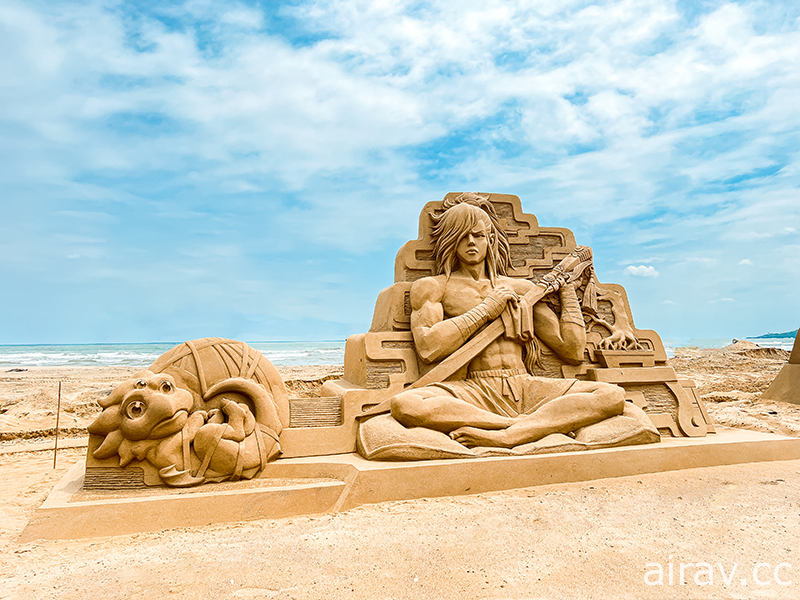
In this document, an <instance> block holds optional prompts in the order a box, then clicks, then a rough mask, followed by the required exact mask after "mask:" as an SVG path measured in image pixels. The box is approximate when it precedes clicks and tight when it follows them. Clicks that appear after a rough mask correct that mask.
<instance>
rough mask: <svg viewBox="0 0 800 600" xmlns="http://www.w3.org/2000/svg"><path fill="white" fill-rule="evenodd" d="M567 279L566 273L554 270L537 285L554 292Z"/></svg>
mask: <svg viewBox="0 0 800 600" xmlns="http://www.w3.org/2000/svg"><path fill="white" fill-rule="evenodd" d="M567 279H569V274H568V273H564V272H563V271H559V270H557V269H554V270H552V271H550V272H549V273H548V274H547V275H545V276H544V277H542V278H541V279H540V280H539V285H543V286H545V287H548V288H550V289H551V290H552V291H554V292H556V291H558V290H559V289H560V288H561V286H562V285H564V283H565V282H566V281H567Z"/></svg>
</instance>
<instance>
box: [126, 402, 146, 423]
mask: <svg viewBox="0 0 800 600" xmlns="http://www.w3.org/2000/svg"><path fill="white" fill-rule="evenodd" d="M146 410H147V405H146V404H145V403H144V402H142V401H141V400H134V401H133V402H131V403H130V404H128V407H127V408H126V409H125V414H127V415H128V417H129V418H131V419H137V418H139V417H141V416H142V415H143V414H144V411H146Z"/></svg>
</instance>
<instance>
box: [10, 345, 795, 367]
mask: <svg viewBox="0 0 800 600" xmlns="http://www.w3.org/2000/svg"><path fill="white" fill-rule="evenodd" d="M734 339H737V338H731V337H724V338H723V337H713V338H695V337H677V338H662V341H663V343H664V349H665V350H666V352H667V356H668V357H672V356H674V353H675V348H686V347H690V348H691V347H697V348H722V347H724V346H727V345H728V344H730V343H732V341H733V340H734ZM738 339H740V340H747V341H753V342H754V343H756V344H758V345H759V346H763V347H769V348H782V349H784V350H791V349H792V346H793V344H794V338H760V337H759V338H756V337H742V338H738ZM345 342H346V340H317V341H314V340H310V341H272V342H255V341H248V342H247V344H249V345H250V346H252V347H253V348H255V349H256V350H258V351H260V352H261V353H262V354H263V355H264V356H265V357H266V358H267V360H269V361H270V362H272V363H273V364H275V365H277V366H301V365H339V364H342V363H343V362H344V347H345ZM180 343H181V342H143V343H112V342H98V343H93V344H0V368H8V367H44V366H48V367H68V366H97V367H106V366H107V367H112V366H115V367H116V366H119V367H140V368H145V367H147V366H149V365H150V364H152V363H153V362H154V361H155V360H156V359H157V358H158V357H159V356H161V355H162V354H164V353H165V352H167V351H168V350H170V349H171V348H174V347H175V346H177V345H178V344H180Z"/></svg>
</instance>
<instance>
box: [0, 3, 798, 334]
mask: <svg viewBox="0 0 800 600" xmlns="http://www.w3.org/2000/svg"><path fill="white" fill-rule="evenodd" d="M799 29H800V5H798V4H797V3H796V2H794V1H793V0H791V1H790V0H787V1H785V2H778V1H773V2H725V1H715V0H706V1H701V2H688V1H668V0H622V1H607V2H585V1H578V0H576V1H570V0H558V1H556V0H541V1H531V2H524V1H518V2H514V1H506V2H488V1H487V2H477V1H469V0H466V1H461V2H452V1H450V2H399V1H393V0H382V1H381V0H371V1H367V0H365V1H361V0H349V1H335V0H333V1H328V2H311V1H302V0H292V1H290V2H283V3H282V2H275V1H271V2H226V1H220V0H216V1H200V0H198V1H189V2H165V1H158V2H139V3H126V2H93V1H91V0H90V1H88V2H86V1H82V2H56V1H47V2H36V1H27V2H18V1H17V0H4V1H3V2H2V3H1V4H0V73H2V77H0V207H1V208H2V212H1V213H0V280H2V282H3V286H2V289H3V291H2V294H0V315H2V317H0V344H24V343H84V342H87V343H88V342H146V341H182V340H184V339H193V338H198V337H204V336H222V337H231V338H237V339H244V340H250V341H257V340H320V339H343V338H345V337H347V336H348V335H350V334H353V333H357V332H361V331H365V330H366V329H367V328H368V326H369V323H370V321H371V317H372V309H373V306H374V301H375V298H376V296H377V294H378V292H379V291H380V290H381V289H382V288H384V287H386V286H388V285H390V284H391V283H392V277H393V265H394V255H395V253H396V251H397V249H398V248H399V247H400V245H401V244H402V243H404V242H405V241H406V240H408V239H411V238H415V237H416V234H417V219H418V215H419V211H420V209H421V208H422V206H423V205H424V204H425V203H426V202H428V201H430V200H438V199H441V198H442V197H443V196H444V194H445V193H447V192H449V191H485V192H498V193H512V194H517V195H518V196H520V197H521V198H522V202H523V207H524V208H525V210H526V211H527V212H531V213H533V214H535V215H536V216H537V217H538V219H539V222H540V224H542V225H546V226H562V227H569V228H570V229H572V230H573V231H574V232H575V234H576V238H577V239H578V242H579V243H583V244H587V245H591V246H592V247H593V248H594V252H595V260H596V265H597V271H598V275H599V278H600V280H601V281H603V282H615V283H621V284H622V285H624V286H625V287H626V289H627V291H628V295H629V298H630V300H631V304H632V308H633V314H634V320H635V323H636V326H637V327H640V328H645V329H655V330H657V331H658V332H659V333H661V335H662V336H663V337H672V338H675V337H680V338H691V337H733V336H736V337H742V336H747V335H758V334H761V333H765V332H768V331H786V330H790V329H794V328H796V327H797V326H798V324H800V323H798V321H800V192H799V191H798V187H799V186H800V110H798V105H799V101H798V98H800V68H798V65H800V32H799V31H798V30H799Z"/></svg>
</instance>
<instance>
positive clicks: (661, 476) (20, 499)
mask: <svg viewBox="0 0 800 600" xmlns="http://www.w3.org/2000/svg"><path fill="white" fill-rule="evenodd" d="M787 358H788V352H785V351H781V350H773V349H758V348H754V347H753V345H752V344H750V343H747V342H744V343H739V344H735V345H733V346H729V347H727V348H725V349H715V350H701V349H693V348H680V349H678V350H676V353H675V358H674V359H671V361H670V362H671V364H672V366H674V367H675V368H676V370H677V371H678V372H679V373H680V374H681V375H682V376H684V377H687V378H691V379H694V381H695V382H696V383H697V385H698V389H699V392H700V394H701V396H702V397H703V398H704V399H705V401H706V406H707V408H708V411H709V413H710V414H711V415H712V417H713V418H714V420H715V422H716V423H717V424H719V425H723V426H732V427H743V428H748V429H755V430H759V431H768V432H775V433H781V434H784V435H791V436H795V437H800V407H799V406H795V405H791V404H785V403H775V402H762V401H761V400H760V395H761V393H762V392H763V391H764V390H765V389H766V388H767V387H768V385H769V383H770V382H771V381H772V379H774V377H775V375H776V374H777V373H778V371H779V370H780V368H781V366H782V365H783V364H784V363H785V362H786V360H787ZM135 371H136V369H132V368H117V367H105V368H95V367H69V368H61V367H48V368H45V367H30V368H27V370H6V371H3V372H0V473H2V480H3V483H2V485H0V514H2V515H3V518H2V528H1V529H0V598H19V599H28V598H59V599H64V598H86V597H89V596H92V595H97V594H102V595H103V596H104V597H107V598H138V597H147V596H149V597H162V596H169V597H171V598H297V599H301V598H303V599H305V598H325V599H333V598H505V599H512V598H514V599H523V598H524V599H534V598H538V599H562V598H563V599H573V598H575V599H592V598H598V599H601V598H602V599H605V598H608V599H611V598H614V599H619V598H631V599H637V600H639V599H643V600H644V599H654V600H655V599H664V598H669V599H672V598H682V599H690V598H693V599H696V598H715V599H716V598H737V599H749V598H781V599H783V598H786V599H790V598H792V599H796V598H798V597H800V551H798V547H797V542H796V540H797V539H800V461H782V462H772V463H756V464H749V465H735V466H726V467H713V468H704V469H692V470H688V471H679V472H667V473H658V474H653V475H642V476H636V477H623V478H618V479H604V480H597V481H593V482H585V483H574V484H559V485H549V486H541V487H537V488H527V489H522V490H513V491H508V492H498V493H492V494H481V495H475V496H466V497H459V498H439V499H431V500H417V501H404V502H393V503H385V504H380V505H374V506H362V507H359V508H357V509H354V510H351V511H348V512H345V513H336V514H328V515H322V516H316V517H302V518H291V519H278V520H264V521H256V522H248V523H237V524H231V525H213V526H207V527H196V528H183V529H176V530H170V531H164V532H158V533H148V534H139V535H131V536H118V537H113V538H101V539H93V540H77V541H59V542H34V543H29V544H20V543H19V542H18V541H17V538H18V536H19V534H20V533H21V532H22V530H23V529H24V527H25V524H26V523H27V521H28V519H29V518H30V517H31V515H32V514H33V512H34V511H35V510H36V508H37V507H38V506H39V505H40V504H41V503H42V502H43V500H44V499H45V497H46V496H47V494H48V492H49V491H50V489H52V487H53V485H54V484H55V483H56V482H57V481H58V480H59V479H60V478H61V477H62V476H63V474H64V473H65V472H66V471H67V470H68V469H69V467H71V466H72V465H73V464H74V463H75V462H76V461H80V460H83V457H84V454H85V439H86V438H85V428H86V425H88V423H90V422H91V421H92V420H93V419H94V418H95V416H96V415H97V414H98V412H99V408H98V407H97V400H98V399H99V398H102V397H104V396H105V395H107V394H108V393H110V391H111V389H113V387H114V386H115V385H116V384H117V383H119V382H120V381H122V380H124V379H125V378H127V377H129V376H130V375H131V374H132V373H134V372H135ZM279 371H281V375H282V377H283V378H284V380H285V381H286V382H287V387H288V388H289V390H290V394H292V395H294V396H300V397H313V396H314V395H316V394H318V390H319V387H320V386H321V384H322V381H323V380H324V379H325V378H329V377H338V376H340V375H341V373H342V367H341V365H334V366H328V367H284V368H279ZM59 381H60V382H61V384H62V410H61V416H60V431H61V437H60V441H59V446H60V447H61V448H62V449H61V450H60V451H59V455H58V463H57V467H56V468H55V469H53V453H52V444H53V435H52V434H53V429H54V427H55V417H56V415H55V410H56V399H57V390H58V383H59ZM48 448H50V450H48ZM680 563H684V564H689V563H691V564H692V565H695V566H691V567H685V569H684V571H685V572H684V575H685V577H684V579H685V583H684V584H683V585H681V584H680V582H679V578H678V571H679V570H680ZM697 563H709V564H711V565H712V566H713V576H712V578H711V579H710V580H709V578H708V576H707V574H703V573H699V574H698V572H697V571H698V567H697V566H696V565H697ZM670 564H671V565H672V567H673V571H674V573H673V582H672V584H670V583H669V579H668V577H667V574H668V571H669V565H670ZM655 565H661V566H662V567H663V570H664V578H663V580H662V582H661V584H660V585H659V584H658V583H653V582H654V581H655V576H654V575H653V574H652V573H651V574H650V575H649V576H650V580H649V582H648V581H646V580H645V577H646V575H647V574H648V572H652V571H653V570H654V569H656V566H655ZM765 565H766V566H765ZM779 565H783V566H779ZM786 565H788V566H786ZM733 569H736V571H735V577H731V576H730V572H731V570H733ZM754 570H755V572H754ZM726 581H727V583H726ZM743 581H744V583H742V582H743ZM787 581H790V582H791V583H789V584H786V585H784V584H785V583H786V582H787ZM765 582H766V583H765ZM761 583H764V585H760V584H761Z"/></svg>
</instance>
